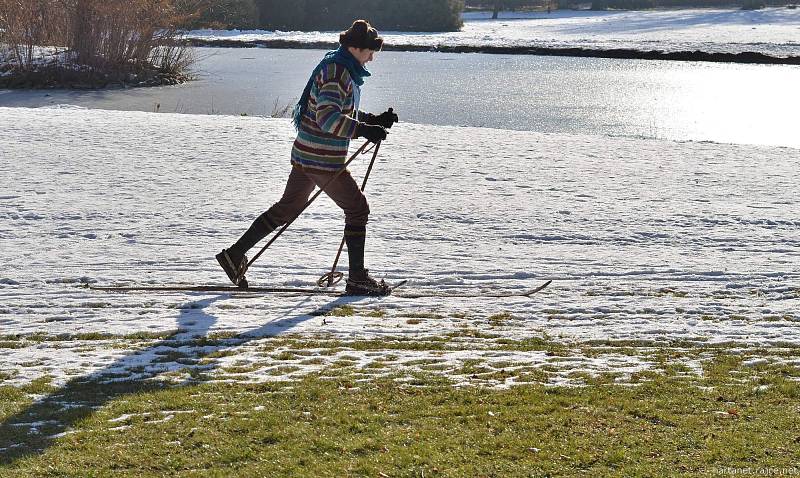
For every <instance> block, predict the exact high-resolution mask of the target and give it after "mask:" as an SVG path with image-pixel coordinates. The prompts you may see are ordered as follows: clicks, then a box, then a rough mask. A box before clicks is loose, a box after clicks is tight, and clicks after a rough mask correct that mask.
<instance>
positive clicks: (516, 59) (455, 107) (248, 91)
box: [0, 48, 800, 147]
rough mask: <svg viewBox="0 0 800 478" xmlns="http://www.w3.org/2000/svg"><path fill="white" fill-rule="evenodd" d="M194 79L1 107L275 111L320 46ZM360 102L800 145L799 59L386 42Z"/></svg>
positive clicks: (473, 121)
mask: <svg viewBox="0 0 800 478" xmlns="http://www.w3.org/2000/svg"><path fill="white" fill-rule="evenodd" d="M195 52H196V54H197V58H198V63H197V65H196V68H195V69H196V74H197V76H198V80H197V81H194V82H191V83H189V84H186V85H180V86H169V87H159V88H134V89H127V90H106V91H91V92H75V91H64V90H51V91H46V92H44V91H34V92H29V91H8V90H0V106H39V105H46V104H73V105H79V106H84V107H88V108H104V109H117V110H139V111H160V112H169V113H171V112H178V113H197V114H236V115H238V114H247V115H269V114H272V113H273V112H274V111H276V110H280V109H282V108H283V107H285V106H287V105H289V104H291V103H293V102H294V101H296V100H297V98H298V97H299V95H300V93H301V91H302V89H303V86H304V85H305V83H306V81H307V79H308V75H309V74H310V72H311V70H312V69H313V67H314V65H315V64H316V62H317V61H318V60H319V58H320V57H321V55H322V54H323V52H322V51H321V50H276V49H265V48H249V49H236V48H197V49H195ZM369 68H370V70H371V71H372V72H373V76H372V77H371V78H368V79H367V83H366V84H365V86H364V94H363V103H362V109H364V110H368V111H376V112H377V111H382V110H383V109H384V108H386V107H389V106H392V107H394V108H395V110H396V111H397V112H398V113H399V114H400V117H401V119H402V120H404V121H409V122H414V123H425V124H439V125H467V126H480V127H491V128H502V129H517V130H531V131H540V132H552V133H577V134H592V135H613V136H635V137H649V138H661V139H671V140H699V141H716V142H725V143H746V144H767V145H781V146H792V147H800V135H798V134H797V131H796V127H795V125H794V123H796V122H795V121H793V120H792V118H793V116H792V115H796V112H797V111H800V91H799V90H798V86H797V85H800V67H797V66H785V65H744V64H721V63H701V62H673V61H647V60H616V59H602V58H570V57H539V56H524V55H484V54H457V53H452V54H448V53H410V52H382V53H380V54H379V55H378V56H377V59H376V61H375V62H373V63H370V65H369Z"/></svg>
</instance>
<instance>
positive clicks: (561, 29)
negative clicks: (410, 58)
mask: <svg viewBox="0 0 800 478" xmlns="http://www.w3.org/2000/svg"><path fill="white" fill-rule="evenodd" d="M379 28H380V27H379ZM338 34H339V33H338V32H298V31H291V32H282V31H265V30H251V31H241V30H227V31H224V30H194V31H190V32H188V33H187V35H186V36H187V37H190V38H198V39H206V40H216V39H221V40H238V41H257V40H287V41H299V42H336V41H337V39H338ZM381 35H382V36H383V37H384V38H385V39H386V42H387V43H388V44H393V45H418V46H431V47H433V46H449V47H456V46H479V47H480V46H485V47H489V46H492V47H520V48H525V47H544V48H587V49H618V48H620V49H634V50H645V51H649V50H661V51H665V52H675V51H704V52H708V53H741V52H757V53H764V54H769V55H775V56H779V57H786V56H797V55H800V42H798V39H800V9H794V10H792V9H787V8H765V9H762V10H750V11H745V10H734V9H676V10H645V11H610V12H592V11H571V10H558V11H554V12H553V13H551V14H547V13H544V12H542V13H516V12H502V13H501V14H500V17H499V18H498V19H497V20H491V12H475V13H467V14H465V15H464V26H463V28H462V29H461V31H458V32H440V33H408V32H381Z"/></svg>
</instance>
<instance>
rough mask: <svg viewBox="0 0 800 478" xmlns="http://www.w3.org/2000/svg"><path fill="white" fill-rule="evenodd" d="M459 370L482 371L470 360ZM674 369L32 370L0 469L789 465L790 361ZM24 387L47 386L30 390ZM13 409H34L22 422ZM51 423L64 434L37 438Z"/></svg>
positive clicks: (280, 472) (371, 472)
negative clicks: (538, 378)
mask: <svg viewBox="0 0 800 478" xmlns="http://www.w3.org/2000/svg"><path fill="white" fill-rule="evenodd" d="M671 355H672V354H671V353H670V352H669V351H662V352H660V356H662V357H665V359H666V358H668V357H670V356H671ZM344 358H347V357H344ZM344 362H349V361H348V360H343V365H346V364H345V363H344ZM667 365H669V363H668V362H667ZM373 366H375V367H378V366H382V364H381V365H379V363H373ZM292 370H293V368H291V367H279V368H277V369H276V373H278V372H281V373H285V372H290V371H292ZM459 372H461V373H485V372H486V370H485V369H483V368H482V367H481V364H480V363H479V362H477V361H475V362H469V361H468V362H465V363H464V366H463V367H462V369H461V370H459ZM531 372H533V373H535V372H536V371H535V370H531ZM685 372H686V370H684V369H683V368H682V367H680V366H674V367H672V366H668V367H666V368H665V370H664V371H663V372H653V371H651V372H644V373H641V374H639V376H638V377H637V378H636V379H635V380H634V382H636V381H637V380H638V385H635V386H631V385H617V384H614V383H613V379H614V378H615V374H601V375H599V376H594V377H592V376H589V375H588V374H584V375H581V376H580V378H582V379H583V381H585V382H586V383H587V384H588V385H587V386H585V387H545V386H542V385H523V386H517V387H512V388H511V389H507V390H492V389H487V388H480V387H466V388H461V387H453V386H452V385H451V384H450V383H449V382H448V381H447V380H445V379H443V377H442V376H440V375H436V374H426V373H422V372H419V373H417V372H415V373H413V374H412V375H411V376H410V377H406V379H407V381H406V382H402V381H398V380H394V379H395V378H398V377H389V378H380V379H374V380H371V381H366V382H364V381H359V378H361V375H360V374H358V373H356V372H354V371H353V370H352V369H348V368H343V369H338V370H337V369H326V370H325V371H324V374H322V375H313V376H309V377H306V378H304V379H302V380H299V381H296V382H290V383H267V384H261V385H247V384H232V383H200V384H194V385H191V386H169V385H165V384H163V383H159V382H157V381H145V382H123V383H116V384H98V383H93V382H88V383H82V382H79V381H74V382H71V383H69V384H68V385H67V386H65V387H62V388H54V387H53V386H52V385H50V383H49V380H48V379H46V378H45V379H41V380H37V381H36V382H34V383H32V384H30V385H28V386H25V387H19V388H18V387H9V386H6V387H0V448H8V447H9V445H11V444H19V445H20V446H17V447H13V448H8V449H7V450H0V477H3V478H5V477H39V476H54V477H56V476H58V477H60V476H70V477H71V476H131V477H133V476H136V477H140V476H141V477H160V476H191V477H196V476H313V477H317V476H319V477H328V476H330V477H339V476H382V475H381V474H384V475H387V476H392V477H394V476H400V477H413V476H422V475H423V474H424V475H425V476H459V477H460V476H498V477H508V476H709V475H714V470H715V469H719V468H722V467H725V468H727V469H732V468H748V467H749V468H754V467H759V468H764V467H773V468H788V467H792V466H797V462H796V455H795V453H796V450H797V446H798V445H797V444H798V443H799V442H800V423H799V422H798V421H797V420H796V416H797V411H798V405H797V404H798V403H800V384H798V382H797V381H795V378H796V375H797V370H796V368H793V367H787V366H785V365H770V364H764V365H759V366H756V367H746V366H743V365H742V357H741V356H740V355H736V354H729V353H726V352H725V351H724V350H722V351H720V350H717V351H714V352H712V353H711V356H710V358H709V360H706V361H705V362H703V375H702V376H701V377H698V376H695V375H686V374H685ZM578 375H580V373H578ZM31 394H38V395H40V394H49V395H47V397H46V398H45V399H44V400H39V401H37V402H36V403H33V402H32V398H31V396H32V395H31ZM65 403H69V404H74V405H76V406H74V407H64V404H65ZM120 417H122V419H121V420H117V421H113V422H112V421H110V420H113V419H118V418H120ZM51 420H52V421H51ZM18 422H26V423H29V422H42V423H43V424H41V425H40V426H39V428H38V433H33V434H30V433H28V431H29V429H28V427H27V426H23V427H15V426H11V425H12V424H13V423H18ZM118 427H129V428H125V429H117V430H115V428H118ZM64 431H75V433H71V434H67V435H65V436H62V437H60V438H57V439H54V440H50V439H47V438H46V437H47V436H49V435H53V434H57V433H62V432H64Z"/></svg>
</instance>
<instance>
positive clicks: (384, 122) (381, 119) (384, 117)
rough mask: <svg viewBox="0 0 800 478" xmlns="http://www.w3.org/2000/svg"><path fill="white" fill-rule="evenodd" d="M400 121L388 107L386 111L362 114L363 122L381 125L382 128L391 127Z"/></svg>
mask: <svg viewBox="0 0 800 478" xmlns="http://www.w3.org/2000/svg"><path fill="white" fill-rule="evenodd" d="M398 121H400V119H399V118H398V117H397V115H396V114H395V112H394V109H392V108H389V109H388V110H387V111H385V112H383V113H381V114H379V115H377V116H376V115H374V114H371V113H367V114H365V115H364V122H365V123H367V124H376V125H379V126H383V127H384V128H391V127H392V125H393V124H395V123H397V122H398Z"/></svg>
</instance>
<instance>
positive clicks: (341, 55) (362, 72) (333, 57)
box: [292, 46, 371, 129]
mask: <svg viewBox="0 0 800 478" xmlns="http://www.w3.org/2000/svg"><path fill="white" fill-rule="evenodd" d="M331 63H338V64H340V65H342V66H344V67H346V68H347V71H349V72H350V77H351V78H352V79H353V82H354V83H355V84H356V85H358V86H361V85H363V84H364V78H365V77H367V76H371V73H370V72H369V71H367V69H366V68H364V66H363V65H362V64H361V63H359V62H358V60H356V58H355V57H354V56H353V55H352V54H351V53H350V52H349V51H347V48H346V47H343V46H341V47H339V49H338V50H332V51H329V52H328V53H326V54H325V57H324V58H323V59H322V61H320V62H319V65H317V67H316V68H314V72H313V73H311V78H309V79H308V83H306V89H304V90H303V96H301V97H300V101H298V102H297V105H295V107H294V111H293V113H292V121H293V122H294V127H295V129H300V122H301V121H302V119H303V115H304V114H306V111H308V98H309V97H310V96H311V87H312V86H313V85H314V78H316V77H317V75H318V74H319V72H320V71H322V68H324V67H325V65H330V64H331Z"/></svg>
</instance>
